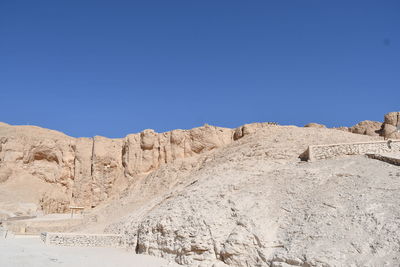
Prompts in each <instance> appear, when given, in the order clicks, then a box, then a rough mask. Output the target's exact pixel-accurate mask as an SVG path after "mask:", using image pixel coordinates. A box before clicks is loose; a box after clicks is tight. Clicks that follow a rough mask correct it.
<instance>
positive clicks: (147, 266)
mask: <svg viewBox="0 0 400 267" xmlns="http://www.w3.org/2000/svg"><path fill="white" fill-rule="evenodd" d="M0 266H1V267H23V266H29V267H43V266H46V267H47V266H74V267H80V266H82V267H90V266H96V267H108V266H112V267H116V266H137V267H167V266H168V267H173V266H177V265H176V264H173V263H168V261H166V260H163V259H159V258H156V257H151V256H147V255H138V254H135V253H133V252H132V251H126V250H124V249H117V248H86V247H58V246H47V245H45V244H44V243H43V242H42V241H41V240H40V239H39V237H37V236H34V237H19V238H12V239H0Z"/></svg>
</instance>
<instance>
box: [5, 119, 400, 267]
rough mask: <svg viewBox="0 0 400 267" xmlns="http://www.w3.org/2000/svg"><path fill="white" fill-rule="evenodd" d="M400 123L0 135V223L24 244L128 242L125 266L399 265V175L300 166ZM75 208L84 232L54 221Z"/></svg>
mask: <svg viewBox="0 0 400 267" xmlns="http://www.w3.org/2000/svg"><path fill="white" fill-rule="evenodd" d="M399 122H400V113H398V112H393V113H389V114H387V115H386V116H385V119H384V122H383V123H379V122H371V121H364V122H361V123H359V124H357V125H355V126H353V127H349V128H346V127H341V128H338V129H328V128H326V127H324V126H323V125H319V124H309V125H307V127H296V126H279V125H276V124H274V123H255V124H248V125H244V126H241V127H239V128H237V129H228V128H219V127H214V126H209V125H205V126H203V127H199V128H195V129H192V130H174V131H171V132H166V133H155V132H154V131H152V130H145V131H143V132H142V133H139V134H133V135H128V136H127V137H125V138H121V139H108V138H105V137H94V138H72V137H69V136H66V135H64V134H62V133H59V132H56V131H51V130H47V129H42V128H38V127H32V126H10V125H7V124H0V141H1V142H0V144H1V145H0V219H3V224H4V225H7V227H9V228H10V229H11V228H12V229H13V230H14V232H16V231H18V229H23V231H24V232H31V233H33V232H35V233H38V232H40V231H66V232H80V233H99V234H100V233H114V234H120V235H121V236H123V238H124V246H125V247H126V248H125V249H127V250H128V252H126V253H127V254H132V255H136V254H147V255H151V256H156V257H162V258H164V259H166V260H169V261H170V262H175V263H176V264H181V265H186V266H196V267H197V266H215V267H217V266H238V267H239V266H286V267H288V266H398V265H399V263H400V209H399V205H400V197H399V192H400V167H399V166H395V165H393V164H389V163H386V162H382V161H379V160H376V159H372V158H368V157H366V156H365V155H353V156H342V157H337V158H330V159H326V160H319V161H313V162H306V161H302V160H300V158H299V156H300V155H301V154H302V153H303V152H304V151H305V150H306V149H307V147H308V146H309V145H321V144H337V143H354V142H373V141H382V140H384V138H390V139H393V140H395V139H396V138H399V137H400V136H399V135H400V133H396V126H397V125H398V124H399ZM71 205H75V206H76V205H78V206H83V207H85V210H84V212H83V214H82V215H81V216H80V217H76V218H75V219H74V220H75V221H73V222H72V221H71V220H69V219H65V218H64V217H63V218H64V219H62V218H61V217H57V216H58V215H51V214H53V213H65V212H68V211H69V206H71ZM46 214H48V215H46ZM27 217H29V218H27ZM32 217H34V218H32ZM56 217H57V218H58V219H57V220H56V219H52V218H56ZM18 218H19V219H20V220H19V219H18ZM13 220H15V221H13ZM61 222H62V223H61ZM13 227H14V228H13ZM46 228H47V229H46ZM49 229H50V230H49ZM6 240H7V239H6ZM15 240H17V239H15ZM8 242H11V241H8ZM13 242H17V241H13ZM1 244H3V246H4V243H1ZM9 244H11V243H9ZM14 245H15V244H14ZM17 245H18V244H17ZM17 245H16V246H17ZM6 247H12V246H11V245H7V246H6ZM46 249H50V248H48V247H46V246H43V247H42V248H40V251H42V252H43V251H44V253H47V252H46ZM73 249H77V251H79V249H83V248H79V249H78V248H73ZM102 249H103V250H104V251H108V250H109V249H105V248H102ZM12 253H15V256H18V255H20V256H18V257H22V256H23V255H24V253H22V254H21V252H19V253H20V254H18V253H17V252H15V250H14V252H12ZM76 253H78V252H76ZM77 255H80V254H79V253H78V254H77ZM124 255H125V254H124ZM40 257H41V256H40ZM40 257H39V258H40ZM121 257H125V256H121ZM127 257H128V256H127ZM39 258H37V259H38V261H41V259H39ZM78 258H79V257H78ZM35 259H36V258H35ZM132 261H134V260H132ZM9 262H11V261H9ZM13 264H14V265H15V266H19V265H17V263H13ZM71 264H72V262H71ZM90 264H92V263H90ZM160 264H163V263H160ZM171 264H172V263H171ZM92 265H93V266H95V264H94V263H93V264H92ZM37 266H40V265H37ZM65 266H66V265H65ZM85 266H86V265H85ZM132 266H135V265H132ZM137 266H139V265H137ZM140 266H145V265H140ZM149 266H150V265H149ZM160 266H161V265H160Z"/></svg>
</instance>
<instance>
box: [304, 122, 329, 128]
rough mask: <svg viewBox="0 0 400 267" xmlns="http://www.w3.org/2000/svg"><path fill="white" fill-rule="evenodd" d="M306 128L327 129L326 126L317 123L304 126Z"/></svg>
mask: <svg viewBox="0 0 400 267" xmlns="http://www.w3.org/2000/svg"><path fill="white" fill-rule="evenodd" d="M304 127H306V128H326V126H325V125H323V124H319V123H315V122H311V123H308V124H306V125H304Z"/></svg>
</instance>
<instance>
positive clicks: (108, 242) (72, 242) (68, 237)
mask: <svg viewBox="0 0 400 267" xmlns="http://www.w3.org/2000/svg"><path fill="white" fill-rule="evenodd" d="M40 237H41V239H42V240H43V242H45V244H46V245H58V246H77V247H123V246H124V242H123V238H122V236H121V235H113V234H80V233H47V232H46V233H42V234H41V235H40Z"/></svg>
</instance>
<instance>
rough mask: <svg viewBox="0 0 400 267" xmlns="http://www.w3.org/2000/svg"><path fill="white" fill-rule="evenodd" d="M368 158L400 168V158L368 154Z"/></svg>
mask: <svg viewBox="0 0 400 267" xmlns="http://www.w3.org/2000/svg"><path fill="white" fill-rule="evenodd" d="M367 157H369V158H371V159H377V160H381V161H384V162H387V163H390V164H393V165H397V166H400V157H395V156H388V155H379V154H367Z"/></svg>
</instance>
